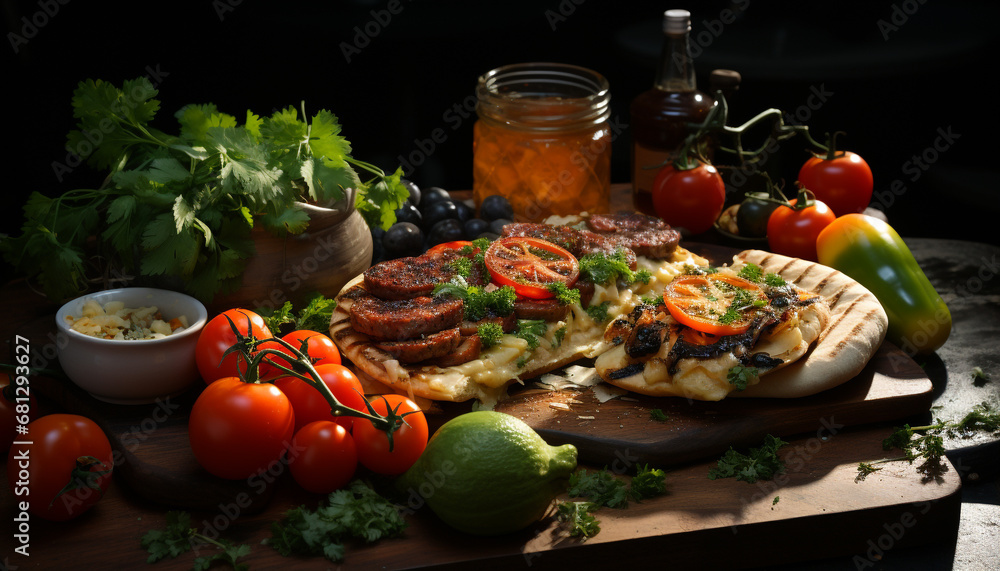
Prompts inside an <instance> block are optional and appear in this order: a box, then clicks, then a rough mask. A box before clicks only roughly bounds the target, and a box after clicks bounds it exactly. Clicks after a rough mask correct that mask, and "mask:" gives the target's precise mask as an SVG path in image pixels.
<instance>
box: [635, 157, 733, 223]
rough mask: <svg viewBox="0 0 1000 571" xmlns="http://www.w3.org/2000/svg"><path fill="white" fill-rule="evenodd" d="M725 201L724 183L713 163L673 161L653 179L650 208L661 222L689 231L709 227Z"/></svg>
mask: <svg viewBox="0 0 1000 571" xmlns="http://www.w3.org/2000/svg"><path fill="white" fill-rule="evenodd" d="M725 202H726V184H725V183H724V182H723V181H722V175H720V174H719V171H717V170H716V169H715V167H714V166H712V165H710V164H706V163H699V164H698V166H696V167H694V168H693V169H687V170H678V169H676V168H674V166H673V165H667V166H665V167H663V168H662V169H660V172H658V173H657V174H656V178H655V179H654V180H653V208H654V209H655V210H656V214H657V216H659V217H660V218H662V219H663V221H664V222H666V223H667V224H670V225H671V226H675V227H678V228H686V229H687V230H688V231H689V232H691V233H692V234H701V233H702V232H705V231H707V230H708V229H710V228H711V227H712V226H713V225H714V224H715V221H716V220H718V218H719V215H720V214H722V207H723V205H724V204H725Z"/></svg>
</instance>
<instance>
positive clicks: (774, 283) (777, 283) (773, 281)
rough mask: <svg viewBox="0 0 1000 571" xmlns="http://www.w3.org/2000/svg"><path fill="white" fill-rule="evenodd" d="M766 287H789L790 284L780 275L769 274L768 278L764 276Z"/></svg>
mask: <svg viewBox="0 0 1000 571" xmlns="http://www.w3.org/2000/svg"><path fill="white" fill-rule="evenodd" d="M764 285H768V286H771V287H781V286H785V285H788V282H786V281H785V280H784V278H782V277H781V276H779V275H778V274H774V273H769V274H767V275H766V276H764Z"/></svg>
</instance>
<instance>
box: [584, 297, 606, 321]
mask: <svg viewBox="0 0 1000 571" xmlns="http://www.w3.org/2000/svg"><path fill="white" fill-rule="evenodd" d="M610 306H611V303H610V302H607V301H605V302H602V303H600V304H598V305H591V306H590V307H588V308H587V315H589V316H590V318H591V319H593V320H594V321H597V322H604V321H607V320H608V307H610Z"/></svg>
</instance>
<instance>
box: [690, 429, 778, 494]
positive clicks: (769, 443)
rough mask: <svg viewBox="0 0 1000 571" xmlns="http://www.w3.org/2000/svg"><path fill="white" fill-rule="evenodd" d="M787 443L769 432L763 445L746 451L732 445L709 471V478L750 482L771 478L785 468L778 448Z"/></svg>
mask: <svg viewBox="0 0 1000 571" xmlns="http://www.w3.org/2000/svg"><path fill="white" fill-rule="evenodd" d="M786 444H788V443H787V442H785V441H783V440H781V439H780V438H778V437H776V436H772V435H770V434H768V435H767V436H765V437H764V443H763V444H761V446H759V447H757V448H750V449H749V450H748V451H747V452H746V453H743V452H738V451H737V450H735V449H734V448H732V447H730V448H729V450H727V451H726V453H725V454H723V455H722V458H720V459H719V462H718V465H717V466H716V467H715V468H712V469H711V470H709V471H708V478H709V479H710V480H716V479H718V478H736V479H737V480H739V481H743V482H747V483H750V484H753V483H754V482H756V481H757V480H770V479H771V478H773V477H774V475H775V474H777V473H779V472H781V471H782V470H784V469H785V463H784V462H783V461H782V460H781V458H780V457H779V456H778V450H779V449H780V448H781V447H782V446H784V445H786Z"/></svg>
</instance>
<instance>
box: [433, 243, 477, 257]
mask: <svg viewBox="0 0 1000 571" xmlns="http://www.w3.org/2000/svg"><path fill="white" fill-rule="evenodd" d="M466 246H468V247H470V248H472V253H473V254H475V253H476V252H478V251H479V249H478V248H476V247H475V246H473V245H472V242H471V241H469V240H454V241H452V242H442V243H440V244H438V245H436V246H431V247H430V248H428V249H427V254H428V255H434V254H440V253H441V252H446V251H448V250H461V249H462V248H464V247H466Z"/></svg>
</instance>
